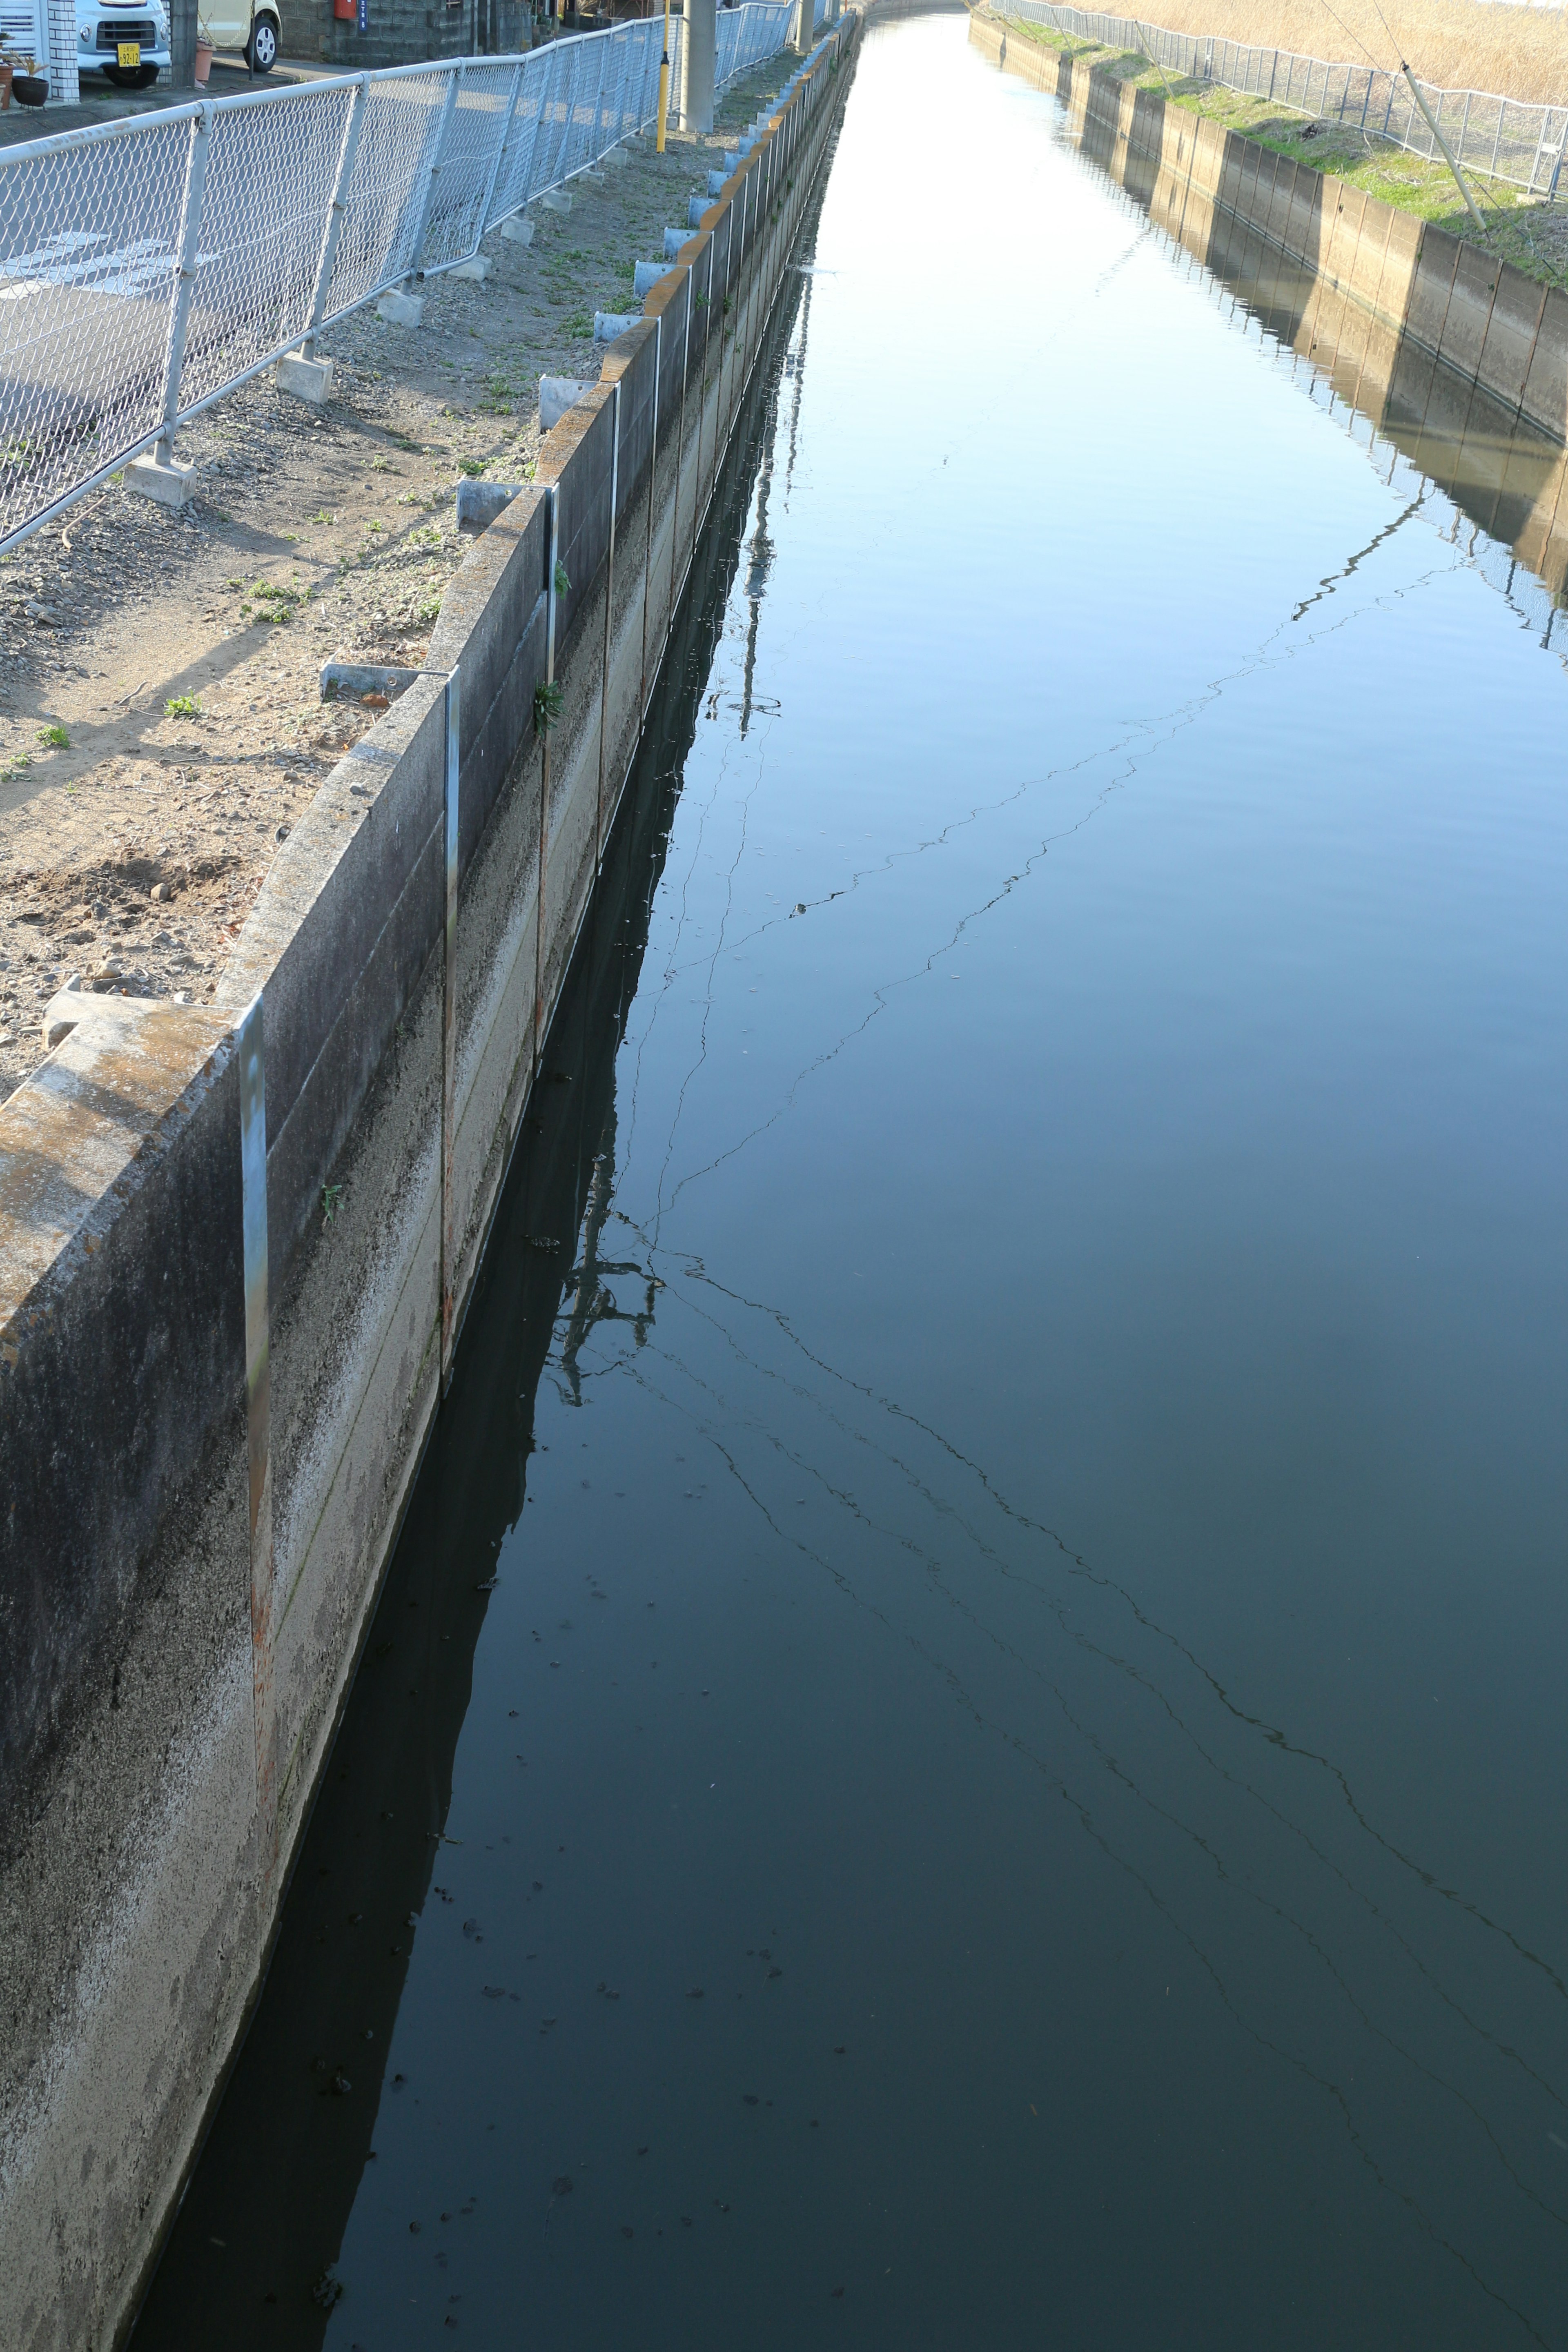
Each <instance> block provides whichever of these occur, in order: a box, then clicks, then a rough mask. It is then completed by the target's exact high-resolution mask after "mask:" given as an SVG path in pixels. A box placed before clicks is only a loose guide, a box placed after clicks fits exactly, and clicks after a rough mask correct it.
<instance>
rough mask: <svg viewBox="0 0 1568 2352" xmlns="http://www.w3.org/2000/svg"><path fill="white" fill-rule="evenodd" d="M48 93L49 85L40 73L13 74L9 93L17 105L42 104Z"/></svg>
mask: <svg viewBox="0 0 1568 2352" xmlns="http://www.w3.org/2000/svg"><path fill="white" fill-rule="evenodd" d="M48 94H49V85H48V83H47V81H46V80H45V79H44V77H43V75H42V74H13V75H12V77H11V95H12V97H13V98H14V99H15V100H16V103H17V105H18V106H42V105H43V103H44V101H45V100H46V99H47V97H48Z"/></svg>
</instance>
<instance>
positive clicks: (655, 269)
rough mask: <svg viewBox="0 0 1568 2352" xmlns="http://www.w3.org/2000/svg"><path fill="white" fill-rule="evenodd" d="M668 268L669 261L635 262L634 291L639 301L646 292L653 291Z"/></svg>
mask: <svg viewBox="0 0 1568 2352" xmlns="http://www.w3.org/2000/svg"><path fill="white" fill-rule="evenodd" d="M668 268H669V264H668V261H638V262H635V263H634V264H633V266H632V292H633V293H634V294H635V295H636V296H637V300H638V301H639V302H640V301H641V300H642V299H643V296H644V295H645V294H651V293H652V291H653V289H654V288H655V287H656V286H657V285H658V281H659V279H660V278H662V277H663V276H664V275H665V273H666V271H667V270H668Z"/></svg>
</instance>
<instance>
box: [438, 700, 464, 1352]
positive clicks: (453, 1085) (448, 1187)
mask: <svg viewBox="0 0 1568 2352" xmlns="http://www.w3.org/2000/svg"><path fill="white" fill-rule="evenodd" d="M442 695H443V704H444V717H445V720H446V725H445V728H444V730H443V740H444V743H445V747H446V760H445V769H446V778H445V793H446V819H447V823H446V835H447V927H446V972H445V981H446V986H445V990H444V994H443V1003H442V1017H441V1393H442V1395H443V1396H445V1395H446V1393H447V1390H448V1389H449V1388H450V1387H451V1385H452V1334H453V1325H454V1320H455V1314H456V1306H457V1292H458V1207H457V1203H458V1187H457V1176H456V1160H457V1139H458V776H459V767H458V710H459V707H460V696H459V679H458V672H457V671H456V670H452V671H451V672H450V673H449V674H448V676H447V681H446V685H445V687H444V688H443V689H442Z"/></svg>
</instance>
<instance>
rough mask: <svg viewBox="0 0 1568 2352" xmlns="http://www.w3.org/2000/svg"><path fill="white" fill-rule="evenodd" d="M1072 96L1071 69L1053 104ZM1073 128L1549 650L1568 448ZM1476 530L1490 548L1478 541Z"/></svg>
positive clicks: (1560, 586)
mask: <svg viewBox="0 0 1568 2352" xmlns="http://www.w3.org/2000/svg"><path fill="white" fill-rule="evenodd" d="M1067 62H1068V61H1067V60H1066V59H1064V64H1066V63H1067ZM1069 87H1070V79H1069V78H1068V77H1067V76H1066V75H1065V74H1064V77H1063V84H1062V88H1061V89H1060V91H1059V92H1058V95H1060V96H1062V97H1063V98H1064V99H1065V98H1066V96H1067V94H1068V88H1069ZM1075 129H1078V131H1079V147H1080V150H1081V152H1082V153H1083V154H1084V156H1085V157H1086V158H1087V159H1088V160H1089V162H1091V163H1095V164H1097V165H1098V166H1099V168H1100V170H1101V171H1102V172H1103V173H1105V175H1106V177H1107V178H1108V179H1110V180H1111V181H1112V182H1113V183H1114V184H1115V185H1116V186H1117V187H1119V188H1120V189H1121V190H1122V192H1123V193H1124V194H1126V195H1127V196H1128V197H1129V198H1130V199H1131V202H1132V203H1133V204H1134V205H1136V206H1137V207H1138V209H1139V211H1140V212H1142V214H1143V215H1145V216H1146V217H1147V218H1148V219H1149V220H1150V221H1151V222H1152V224H1153V225H1154V226H1155V227H1157V228H1159V229H1160V230H1161V231H1163V234H1164V235H1165V236H1167V237H1168V238H1169V239H1170V241H1171V242H1172V244H1173V245H1174V246H1175V247H1177V248H1178V249H1179V250H1180V251H1181V252H1183V253H1184V254H1185V255H1186V256H1187V257H1189V259H1190V260H1191V261H1192V262H1193V263H1194V267H1196V268H1202V269H1203V270H1205V271H1206V272H1207V273H1208V275H1209V277H1210V278H1212V279H1213V281H1214V284H1215V291H1216V292H1217V293H1218V294H1219V295H1220V297H1221V299H1224V298H1225V297H1227V296H1228V298H1229V299H1230V301H1231V303H1232V304H1233V305H1234V306H1235V307H1236V308H1237V309H1238V310H1242V311H1245V312H1246V313H1247V316H1248V317H1249V318H1250V319H1251V320H1255V321H1256V322H1257V324H1258V327H1259V328H1260V329H1261V330H1262V331H1263V332H1264V333H1265V334H1267V335H1268V336H1271V337H1272V338H1273V339H1274V341H1276V342H1277V343H1279V346H1280V348H1281V351H1282V352H1289V354H1290V355H1291V357H1292V360H1293V362H1294V363H1295V365H1294V367H1293V373H1297V374H1298V375H1300V376H1301V377H1303V378H1305V379H1307V381H1308V383H1309V388H1310V391H1311V394H1312V396H1313V397H1314V398H1315V399H1316V400H1317V401H1318V403H1319V404H1320V405H1321V406H1324V407H1327V408H1328V409H1330V410H1331V412H1333V413H1336V414H1340V415H1342V417H1343V421H1344V423H1345V425H1346V426H1347V428H1348V429H1349V430H1350V432H1351V433H1352V437H1354V438H1355V439H1356V440H1358V441H1359V442H1360V443H1361V445H1362V446H1363V448H1365V449H1366V451H1367V454H1368V456H1369V457H1370V458H1371V460H1372V462H1373V464H1374V465H1375V466H1376V467H1378V469H1379V471H1380V472H1381V473H1382V474H1383V476H1384V478H1385V479H1387V480H1389V481H1390V482H1391V483H1392V484H1393V485H1394V487H1400V486H1401V476H1402V473H1403V474H1404V476H1405V477H1406V478H1407V479H1406V480H1405V485H1404V486H1405V487H1407V488H1409V489H1410V491H1411V493H1412V496H1413V498H1415V499H1418V500H1419V502H1420V503H1422V504H1423V505H1425V506H1426V509H1427V520H1429V521H1430V520H1432V519H1433V508H1434V505H1435V504H1440V502H1441V501H1442V500H1447V502H1448V504H1449V506H1450V507H1451V509H1452V513H1451V516H1449V517H1448V518H1447V530H1446V535H1447V537H1448V538H1449V540H1450V541H1451V542H1452V543H1453V544H1454V545H1455V546H1457V547H1458V548H1459V549H1460V550H1461V551H1462V552H1463V553H1464V555H1465V556H1466V558H1467V560H1468V561H1469V562H1471V563H1473V564H1474V565H1475V566H1476V567H1477V568H1478V569H1479V570H1480V571H1481V572H1483V573H1484V574H1485V576H1486V577H1487V578H1488V579H1489V581H1490V582H1491V584H1492V585H1493V586H1494V587H1496V588H1498V589H1499V590H1500V593H1503V594H1504V595H1505V596H1507V597H1508V599H1509V601H1510V603H1511V604H1514V605H1515V607H1516V609H1518V610H1519V611H1520V613H1521V618H1523V619H1524V620H1526V621H1527V622H1528V623H1529V624H1530V625H1531V626H1532V627H1533V628H1534V629H1535V630H1536V631H1537V632H1538V634H1539V635H1540V636H1541V638H1542V643H1543V644H1546V645H1549V646H1550V645H1553V642H1554V639H1555V638H1556V636H1557V635H1559V634H1560V633H1559V629H1558V625H1557V618H1556V616H1557V614H1558V613H1559V612H1560V611H1561V610H1562V608H1563V604H1565V603H1568V501H1563V489H1564V484H1565V481H1568V450H1565V449H1563V447H1562V446H1560V445H1559V444H1558V443H1557V442H1555V441H1553V440H1552V439H1551V438H1550V436H1547V435H1546V434H1543V433H1541V432H1539V431H1537V430H1536V428H1535V427H1534V426H1533V425H1528V424H1526V423H1524V422H1523V421H1522V420H1521V418H1520V417H1519V416H1518V415H1516V414H1515V413H1514V412H1513V411H1511V410H1510V409H1509V408H1507V407H1506V406H1504V405H1503V404H1502V403H1501V402H1500V401H1498V400H1495V399H1494V398H1493V397H1492V396H1491V394H1489V393H1487V392H1483V391H1482V389H1481V388H1480V386H1479V384H1472V383H1467V382H1466V381H1465V379H1464V377H1463V376H1461V375H1459V374H1458V373H1457V372H1456V371H1455V370H1454V369H1453V368H1451V367H1447V366H1445V365H1443V364H1441V363H1440V362H1438V361H1436V359H1434V358H1433V357H1432V356H1431V354H1430V353H1429V352H1426V351H1423V350H1422V349H1421V348H1420V346H1419V345H1418V344H1416V343H1415V342H1414V341H1412V340H1411V338H1410V337H1409V335H1408V334H1407V333H1404V332H1401V331H1395V330H1394V328H1392V327H1390V326H1387V325H1385V324H1384V322H1383V321H1382V320H1378V319H1375V318H1373V316H1372V314H1371V313H1370V312H1369V311H1367V310H1363V309H1362V308H1361V306H1360V305H1359V304H1358V303H1357V302H1356V301H1354V300H1353V299H1352V298H1351V297H1350V296H1349V295H1348V294H1344V293H1341V292H1339V291H1337V290H1336V289H1335V288H1334V287H1333V286H1332V285H1331V283H1330V282H1329V281H1328V280H1327V279H1326V278H1322V277H1321V276H1320V275H1319V274H1318V273H1317V272H1316V271H1315V270H1314V269H1312V268H1310V266H1309V265H1307V264H1306V263H1304V262H1301V261H1299V260H1297V259H1295V258H1293V257H1291V256H1290V255H1289V254H1286V253H1282V252H1281V251H1280V250H1279V247H1276V246H1272V245H1269V244H1268V243H1267V242H1266V241H1265V239H1264V238H1262V237H1261V236H1258V233H1257V231H1256V230H1255V229H1252V228H1250V227H1247V226H1245V225H1244V224H1243V223H1242V222H1240V221H1238V220H1237V219H1235V218H1233V216H1232V215H1230V214H1228V213H1226V212H1223V211H1221V210H1220V209H1219V207H1218V206H1217V205H1210V204H1208V203H1206V202H1203V201H1201V200H1199V199H1198V198H1197V197H1195V196H1194V194H1192V193H1191V192H1190V191H1189V190H1188V188H1187V187H1186V184H1185V182H1184V179H1183V177H1182V176H1181V174H1180V173H1173V172H1170V171H1167V170H1162V169H1161V168H1160V167H1159V166H1158V165H1157V164H1156V163H1155V162H1154V160H1153V158H1152V156H1150V155H1149V154H1147V153H1144V152H1140V151H1139V150H1137V149H1135V148H1134V147H1133V146H1132V144H1131V142H1119V141H1118V139H1117V137H1116V134H1115V133H1114V131H1111V130H1110V129H1108V128H1107V126H1106V125H1105V124H1104V123H1103V122H1101V121H1098V120H1096V119H1094V118H1092V117H1087V116H1086V117H1085V118H1084V119H1083V121H1082V123H1081V127H1080V128H1079V126H1076V125H1075ZM1369 426H1370V427H1371V431H1370V433H1369V432H1368V429H1367V428H1368V427H1369ZM1416 477H1420V479H1419V480H1417V479H1416ZM1428 486H1429V487H1428ZM1434 492H1435V493H1436V499H1434V497H1433V495H1432V494H1433V493H1434ZM1560 502H1563V518H1562V519H1561V520H1560V519H1559V512H1558V509H1559V504H1560ZM1477 530H1479V531H1480V532H1481V533H1483V534H1484V535H1485V540H1486V541H1488V542H1489V545H1484V546H1483V545H1480V544H1478V543H1476V541H1475V539H1474V533H1475V532H1476V531H1477ZM1542 592H1544V593H1542ZM1554 649H1555V648H1554Z"/></svg>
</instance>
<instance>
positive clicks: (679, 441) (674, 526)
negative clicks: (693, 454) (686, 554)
mask: <svg viewBox="0 0 1568 2352" xmlns="http://www.w3.org/2000/svg"><path fill="white" fill-rule="evenodd" d="M694 278H695V272H694V271H693V270H692V269H691V268H690V266H689V265H688V268H687V272H686V332H685V335H684V337H683V339H682V341H681V346H680V422H679V425H677V427H676V433H675V499H674V503H673V504H672V505H671V507H670V510H669V609H668V613H667V614H666V615H665V635H666V636H668V635H669V633H670V631H671V630H672V629H673V628H674V626H675V602H676V596H677V593H679V592H678V591H677V588H676V585H675V567H676V565H677V564H678V563H679V561H680V478H681V475H682V472H683V471H684V469H685V463H686V376H687V370H688V368H689V364H690V360H691V291H692V285H693V281H694ZM697 437H698V441H699V443H700V441H701V438H702V419H701V413H700V412H699V414H698V420H697ZM693 511H694V512H695V508H694V509H693ZM692 537H693V539H694V540H695V537H696V532H695V530H693V533H692Z"/></svg>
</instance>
